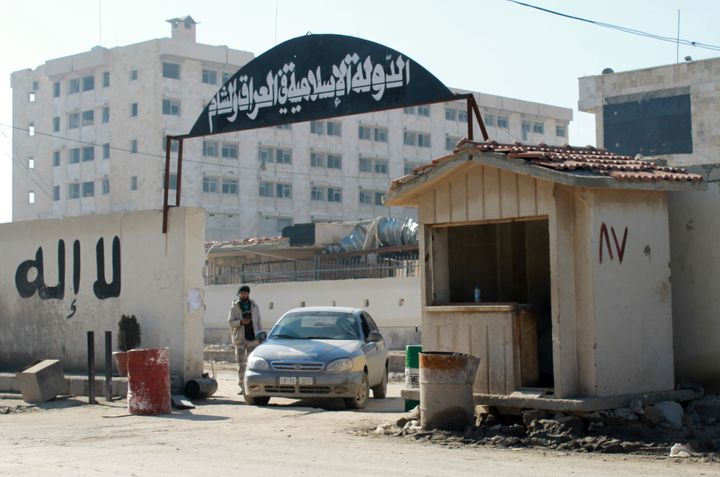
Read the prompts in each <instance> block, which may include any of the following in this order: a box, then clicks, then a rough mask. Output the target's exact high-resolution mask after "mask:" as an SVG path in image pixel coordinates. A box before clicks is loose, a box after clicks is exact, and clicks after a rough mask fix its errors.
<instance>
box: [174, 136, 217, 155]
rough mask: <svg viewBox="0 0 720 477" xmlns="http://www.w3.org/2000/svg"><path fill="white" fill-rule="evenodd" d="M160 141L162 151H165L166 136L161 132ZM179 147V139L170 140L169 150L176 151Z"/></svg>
mask: <svg viewBox="0 0 720 477" xmlns="http://www.w3.org/2000/svg"><path fill="white" fill-rule="evenodd" d="M160 143H161V144H162V150H163V152H166V151H167V136H165V134H163V135H162V137H161V138H160ZM179 147H180V144H179V141H170V152H178V148H179ZM216 148H217V146H216ZM203 150H204V145H203ZM216 150H217V149H216ZM216 156H217V154H216Z"/></svg>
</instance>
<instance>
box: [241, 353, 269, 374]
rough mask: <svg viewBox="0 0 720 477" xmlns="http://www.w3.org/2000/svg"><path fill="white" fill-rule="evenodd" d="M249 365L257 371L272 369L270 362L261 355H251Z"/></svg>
mask: <svg viewBox="0 0 720 477" xmlns="http://www.w3.org/2000/svg"><path fill="white" fill-rule="evenodd" d="M247 365H248V368H250V369H253V370H255V371H267V370H268V369H270V365H269V364H268V362H267V361H265V360H264V359H262V358H261V357H259V356H251V357H250V359H248V364H247Z"/></svg>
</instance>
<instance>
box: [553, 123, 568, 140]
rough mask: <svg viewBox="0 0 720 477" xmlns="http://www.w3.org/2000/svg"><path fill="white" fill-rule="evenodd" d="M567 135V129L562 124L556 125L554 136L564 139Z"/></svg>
mask: <svg viewBox="0 0 720 477" xmlns="http://www.w3.org/2000/svg"><path fill="white" fill-rule="evenodd" d="M566 134H567V129H566V127H565V125H564V124H557V125H556V126H555V135H556V136H557V137H565V135H566Z"/></svg>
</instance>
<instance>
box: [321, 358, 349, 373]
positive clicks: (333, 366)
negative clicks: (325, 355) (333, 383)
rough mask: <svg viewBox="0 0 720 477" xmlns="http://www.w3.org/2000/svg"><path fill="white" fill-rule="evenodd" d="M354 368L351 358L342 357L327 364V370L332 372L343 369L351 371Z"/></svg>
mask: <svg viewBox="0 0 720 477" xmlns="http://www.w3.org/2000/svg"><path fill="white" fill-rule="evenodd" d="M352 368H353V360H352V359H350V358H340V359H336V360H335V361H333V362H331V363H330V364H328V365H327V370H328V371H330V372H331V373H337V372H341V371H350V370H351V369H352Z"/></svg>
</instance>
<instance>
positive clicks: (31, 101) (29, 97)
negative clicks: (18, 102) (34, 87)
mask: <svg viewBox="0 0 720 477" xmlns="http://www.w3.org/2000/svg"><path fill="white" fill-rule="evenodd" d="M28 101H29V102H30V103H34V102H35V93H30V94H28Z"/></svg>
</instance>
